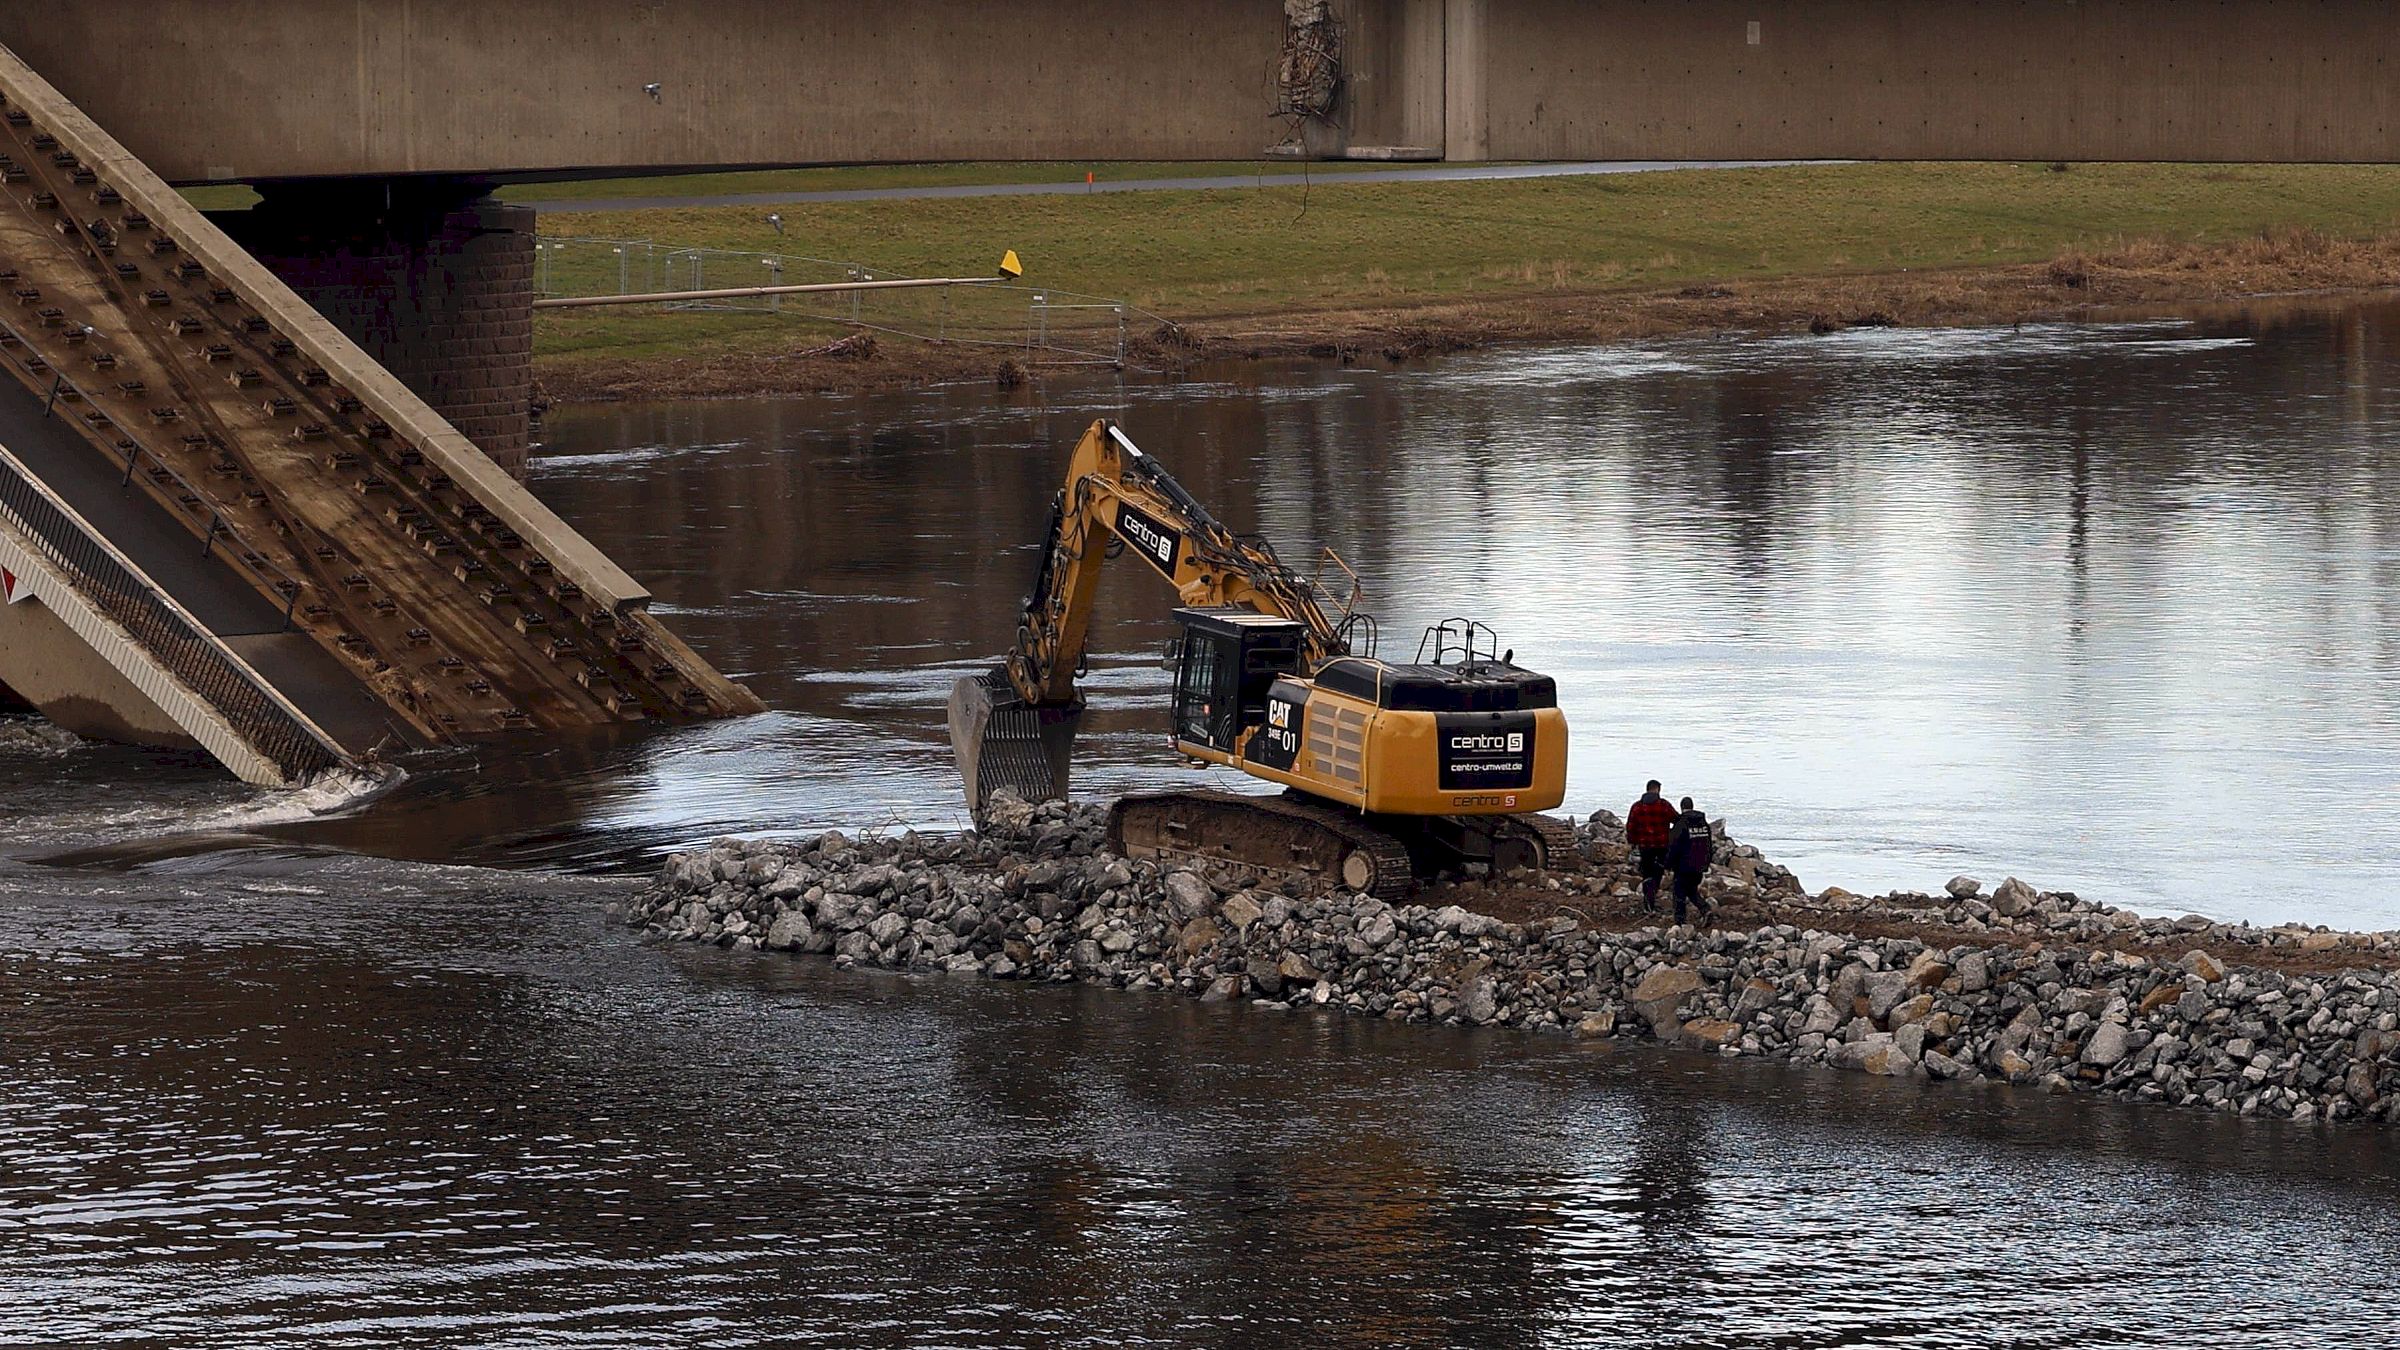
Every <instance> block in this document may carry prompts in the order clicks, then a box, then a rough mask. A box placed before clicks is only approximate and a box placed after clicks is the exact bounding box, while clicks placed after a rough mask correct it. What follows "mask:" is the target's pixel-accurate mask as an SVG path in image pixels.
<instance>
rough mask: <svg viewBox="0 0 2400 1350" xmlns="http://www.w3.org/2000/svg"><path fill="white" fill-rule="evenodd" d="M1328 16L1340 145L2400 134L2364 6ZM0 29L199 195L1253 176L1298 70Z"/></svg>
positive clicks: (695, 32) (1892, 143) (633, 33)
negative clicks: (1180, 172)
mask: <svg viewBox="0 0 2400 1350" xmlns="http://www.w3.org/2000/svg"><path fill="white" fill-rule="evenodd" d="M1303 8H1305V5H1303ZM1328 8H1329V13H1330V16H1331V17H1332V18H1333V19H1334V20H1335V21H1336V28H1335V29H1333V30H1330V31H1331V32H1332V34H1333V52H1334V55H1335V57H1336V64H1337V66H1338V72H1339V80H1338V83H1337V86H1336V93H1335V96H1334V99H1333V103H1332V106H1331V107H1330V108H1329V109H1328V115H1327V116H1326V117H1325V118H1324V119H1323V120H1322V121H1321V122H1318V123H1316V124H1313V125H1312V126H1310V127H1308V128H1307V129H1306V130H1307V133H1308V134H1307V136H1306V137H1305V139H1306V141H1307V143H1308V145H1309V147H1310V148H1311V149H1313V150H1316V151H1318V152H1320V153H1326V154H1340V153H1345V152H1357V151H1360V150H1362V149H1364V150H1369V151H1371V152H1373V151H1392V150H1399V151H1406V152H1415V153H1422V154H1426V155H1431V156H1438V157H1445V158H1449V159H1453V160H1478V159H1510V160H1567V159H1612V158H1623V159H1764V158H1845V159H1847V158H1859V159H1868V158H1883V159H1901V158H1905V159H2039V160H2143V159H2163V160H2257V161H2325V162H2331V161H2345V162H2377V161H2386V160H2390V159H2392V158H2394V154H2393V149H2394V144H2395V139H2396V137H2400V104H2396V102H2395V100H2396V98H2400V96H2396V95H2395V93H2394V85H2395V81H2394V80H2393V78H2392V73H2393V71H2394V70H2396V69H2400V24H2395V23H2394V22H2393V21H2392V18H2391V10H2390V7H2389V6H2388V4H2385V3H2381V0H2217V2H2216V3H2208V4H2195V3H2188V0H2081V2H2080V3H2073V2H2070V0H1842V2H1841V3H1824V2H1823V0H1738V2H1737V0H1330V4H1329V6H1328ZM0 43H5V44H6V45H8V46H9V47H10V48H12V49H13V50H15V51H16V52H17V53H19V54H20V55H21V56H23V57H24V58H25V59H26V60H27V62H28V63H29V64H30V65H32V66H33V67H34V68H35V69H37V70H39V71H41V72H43V73H44V75H45V76H46V77H47V78H49V79H50V80H52V81H53V82H55V83H56V84H57V85H58V86H59V88H60V89H61V90H62V91H63V92H64V93H65V94H66V95H67V96H68V97H70V98H72V99H74V100H75V101H76V102H77V103H79V104H80V105H82V106H83V107H84V108H85V109H86V110H87V111H88V112H90V113H91V114H92V115H93V117H94V118H95V119H96V120H97V121H99V122H100V124H101V125H103V126H106V127H108V128H110V129H111V131H113V132H114V133H115V134H116V135H117V136H118V137H119V138H120V139H122V140H123V141H124V142H125V144H126V145H127V146H128V147H129V148H130V149H131V150H132V151H133V152H134V153H135V154H136V155H137V156H139V157H141V158H142V159H144V160H145V161H147V162H148V163H149V164H151V165H152V166H153V167H154V168H156V169H157V170H158V171H159V172H160V173H161V174H162V175H163V176H165V177H166V178H167V179H169V180H170V181H174V182H183V183H199V182H212V181H236V180H238V181H251V182H256V181H260V180H265V179H277V178H306V177H353V176H363V177H380V176H388V175H407V174H441V175H458V176H465V177H470V178H480V179H482V180H485V181H497V180H504V179H511V178H524V177H540V176H556V175H569V174H579V173H587V174H588V173H622V172H639V171H649V170H665V169H677V168H684V169H698V168H722V167H735V166H752V165H777V164H829V163H858V162H904V161H922V160H1033V159H1222V158H1242V157H1247V156H1253V155H1256V154H1258V153H1259V152H1260V151H1261V150H1262V149H1264V148H1265V147H1266V146H1268V145H1269V144H1271V143H1274V142H1277V141H1280V140H1282V139H1283V138H1284V137H1285V136H1286V135H1287V134H1288V133H1289V131H1290V130H1291V128H1290V127H1288V126H1287V125H1286V124H1285V123H1284V122H1283V121H1280V120H1279V119H1278V118H1277V117H1276V116H1275V115H1274V113H1275V109H1276V106H1277V102H1278V96H1279V88H1280V85H1279V82H1278V78H1277V71H1278V63H1279V61H1281V60H1282V59H1283V58H1285V57H1286V56H1287V55H1291V54H1293V53H1294V52H1295V51H1298V50H1299V46H1298V45H1293V46H1290V47H1288V48H1287V20H1286V7H1285V5H1284V4H1283V3H1282V0H1176V3H1173V4H1141V5H1129V4H1124V3H1121V2H1120V0H1022V3H1015V4H1007V5H995V4H989V3H984V0H885V2H884V3H879V4H873V5H860V4H856V3H854V0H515V2H514V3H510V4H506V5H495V4H491V3H489V0H351V2H350V3H344V4H339V5H331V4H314V5H296V4H291V3H288V0H147V2H146V3H143V4H138V5H111V4H94V3H91V2H90V0H15V3H12V4H10V5H7V6H5V7H4V8H0ZM1309 50H1310V51H1312V52H1313V51H1318V50H1321V48H1320V47H1313V46H1312V47H1310V48H1309ZM1304 54H1305V53H1304ZM1303 64H1306V63H1305V62H1303Z"/></svg>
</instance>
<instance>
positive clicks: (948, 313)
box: [534, 235, 1167, 365]
mask: <svg viewBox="0 0 2400 1350" xmlns="http://www.w3.org/2000/svg"><path fill="white" fill-rule="evenodd" d="M535 249H536V252H535V255H534V289H535V291H536V293H537V294H538V295H540V296H541V297H542V298H543V299H558V298H565V297H571V296H592V295H645V294H652V293H656V292H662V291H700V290H723V289H733V288H737V287H744V286H797V285H813V284H823V283H841V282H858V281H900V280H906V279H908V278H907V274H906V273H902V272H895V271H891V270H889V269H887V268H880V267H870V266H868V265H866V264H864V263H856V262H842V261H838V260H835V259H829V258H809V257H803V256H801V255H799V254H795V253H754V252H745V251H741V250H737V249H719V248H679V247H675V246H673V245H669V244H662V243H658V242H655V241H653V240H649V239H591V238H583V237H580V236H561V235H544V236H542V238H541V239H540V240H539V241H538V242H537V244H536V245H535ZM659 308H660V309H663V310H684V311H693V312H718V313H748V314H780V315H785V316H787V317H790V318H794V319H805V320H814V321H818V322H821V323H827V324H833V325H837V326H840V327H844V328H849V329H852V330H855V331H858V332H869V333H883V334H889V335H892V336H895V337H905V338H913V339H916V340H919V341H924V342H933V343H956V344H961V345H968V346H978V347H989V348H992V349H994V350H995V351H996V352H1000V353H1004V354H1009V355H1013V356H1015V357H1017V358H1018V359H1020V360H1022V361H1024V362H1026V363H1027V364H1043V365H1123V364H1124V363H1125V359H1126V353H1127V351H1128V349H1129V344H1131V343H1132V342H1133V341H1134V340H1136V339H1138V338H1139V337H1141V336H1143V335H1145V334H1147V333H1149V332H1151V331H1153V330H1155V329H1157V328H1159V327H1162V326H1165V325H1166V323H1167V321H1166V320H1165V319H1163V318H1161V317H1160V316H1158V315H1156V314H1153V313H1151V312H1150V311H1148V310H1145V309H1141V308H1139V307H1137V306H1134V305H1131V304H1128V303H1126V302H1125V301H1122V300H1115V299H1110V298H1108V297H1106V296H1098V295H1084V294H1080V293H1078V292H1074V291H1064V290H1060V289H1058V288H1057V287H1054V286H1030V285H1026V284H1024V283H1022V282H1004V281H997V280H995V281H991V282H983V283H978V284H975V285H963V286H931V287H926V288H924V289H916V290H884V291H847V292H820V293H816V294H804V295H767V296H755V297H743V298H715V299H705V300H676V301H667V302H663V303H661V304H660V305H659Z"/></svg>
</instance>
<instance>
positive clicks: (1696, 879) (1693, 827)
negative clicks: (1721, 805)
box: [1667, 797, 1717, 925]
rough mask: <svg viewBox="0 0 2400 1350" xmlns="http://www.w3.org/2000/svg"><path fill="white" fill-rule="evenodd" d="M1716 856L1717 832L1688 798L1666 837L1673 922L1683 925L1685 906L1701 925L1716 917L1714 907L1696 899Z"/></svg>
mask: <svg viewBox="0 0 2400 1350" xmlns="http://www.w3.org/2000/svg"><path fill="white" fill-rule="evenodd" d="M1716 853H1717V832H1716V830H1715V829H1714V828H1712V827H1711V826H1710V825H1709V823H1708V814H1707V813H1706V812H1704V811H1700V810H1698V809H1696V808H1694V807H1693V805H1692V799H1691V798H1689V797H1686V798H1684V799H1683V814H1682V815H1680V816H1677V817H1675V825H1674V828H1673V829H1672V830H1671V831H1670V832H1669V833H1668V836H1667V866H1668V867H1670V868H1672V869H1673V870H1674V872H1675V922H1677V923H1679V924H1680V923H1682V922H1683V914H1684V909H1685V907H1686V906H1687V905H1688V906H1690V907H1693V908H1696V909H1698V910H1699V911H1700V922H1701V923H1702V924H1703V925H1706V924H1707V923H1708V922H1709V920H1711V919H1713V918H1715V917H1716V913H1717V907H1716V906H1715V905H1712V904H1710V903H1708V902H1707V901H1706V900H1703V899H1701V898H1700V879H1701V878H1702V877H1704V876H1707V875H1708V864H1709V863H1710V861H1712V860H1713V859H1714V858H1715V857H1716Z"/></svg>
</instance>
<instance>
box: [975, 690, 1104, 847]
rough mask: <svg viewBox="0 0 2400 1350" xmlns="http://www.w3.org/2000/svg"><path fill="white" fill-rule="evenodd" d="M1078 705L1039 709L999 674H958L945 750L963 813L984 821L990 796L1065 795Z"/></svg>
mask: <svg viewBox="0 0 2400 1350" xmlns="http://www.w3.org/2000/svg"><path fill="white" fill-rule="evenodd" d="M1082 721H1083V703H1082V702H1081V700H1078V701H1077V702H1075V703H1074V704H1072V705H1070V706H1067V707H1062V708H1041V707H1036V706H1034V705H1033V704H1030V703H1027V702H1026V701H1025V700H1024V699H1023V698H1022V697H1020V696H1019V695H1018V693H1017V691H1016V689H1015V687H1014V686H1012V685H1010V684H1009V682H1008V676H1006V675H1005V674H1003V673H1001V672H1000V671H997V670H994V671H989V672H987V673H985V674H982V675H967V676H962V677H961V678H960V679H959V681H958V683H957V684H954V685H952V686H951V687H950V748H951V750H952V751H953V752H954V753H955V754H956V755H957V756H958V773H959V777H960V778H962V779H964V780H965V782H966V789H967V812H968V814H969V815H971V816H973V817H974V819H975V823H976V824H978V825H980V824H982V823H983V811H984V804H985V803H986V802H988V801H990V800H991V797H992V794H993V793H995V792H1001V791H1008V792H1013V793H1015V794H1016V795H1018V796H1019V797H1022V798H1024V799H1025V800H1026V801H1029V802H1046V801H1051V800H1053V799H1056V798H1060V797H1064V796H1066V795H1067V762H1068V760H1069V759H1070V758H1071V757H1072V756H1073V753H1074V750H1075V728H1076V727H1077V726H1078V725H1079V724H1081V722H1082Z"/></svg>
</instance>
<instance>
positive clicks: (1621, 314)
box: [527, 164, 2400, 399]
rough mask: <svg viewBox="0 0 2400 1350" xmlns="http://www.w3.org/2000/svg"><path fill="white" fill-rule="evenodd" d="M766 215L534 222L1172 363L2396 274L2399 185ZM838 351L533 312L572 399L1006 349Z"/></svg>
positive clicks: (1647, 185) (1135, 200) (693, 389)
mask: <svg viewBox="0 0 2400 1350" xmlns="http://www.w3.org/2000/svg"><path fill="white" fill-rule="evenodd" d="M936 167H937V168H940V169H941V170H942V171H943V172H945V173H949V172H954V171H955V166H936ZM1038 167H1039V166H1033V168H1038ZM1033 168H1028V169H1027V170H1026V172H1029V173H1030V172H1032V171H1033ZM808 172H812V173H828V172H841V173H851V174H856V173H860V172H865V171H808ZM874 172H876V173H878V174H888V173H892V172H895V171H889V170H877V171H874ZM920 172H923V171H920ZM1046 172H1047V176H1052V177H1055V176H1057V175H1056V172H1055V167H1053V168H1052V169H1050V170H1048V171H1046ZM1119 172H1120V173H1123V172H1125V170H1124V169H1123V168H1122V167H1120V169H1119ZM977 174H980V175H984V176H985V178H986V181H992V178H991V175H992V174H993V171H992V170H991V169H990V168H988V167H983V168H978V169H975V170H974V171H973V173H972V174H969V175H968V177H973V176H974V175H977ZM1078 176H1079V175H1078ZM835 181H836V180H832V179H828V180H827V182H828V185H831V184H832V183H834V182H835ZM942 181H963V180H960V179H945V180H942ZM861 185H863V184H861ZM623 188H624V185H623V184H591V185H580V186H579V188H578V191H587V192H588V194H589V195H592V196H601V197H606V196H613V195H622V192H623ZM541 190H542V191H544V192H551V191H553V190H554V189H553V188H552V187H551V186H545V187H544V188H542V189H541ZM724 190H756V189H751V188H729V189H724ZM527 191H531V190H530V189H528V190H527ZM776 209H777V210H778V212H779V213H780V214H781V215H782V217H783V219H784V226H785V233H784V234H783V235H781V236H778V235H777V234H776V233H775V232H774V231H773V229H772V228H771V227H770V226H769V225H768V224H767V223H766V221H765V219H764V211H763V210H762V209H761V208H758V207H755V206H733V207H661V208H655V209H645V210H633V211H624V212H606V213H588V214H576V215H572V216H565V215H561V216H556V217H552V218H550V219H549V220H548V221H546V222H545V225H544V229H545V231H550V232H555V233H558V234H574V235H585V236H607V237H612V238H641V239H651V240H657V241H661V242H665V243H672V244H674V245H676V246H680V247H709V248H721V249H734V250H758V251H776V250H783V251H789V252H792V253H796V254H797V253H805V254H808V255H811V256H815V257H822V258H836V259H848V260H856V261H860V262H864V263H867V264H869V265H871V266H874V267H877V268H880V269H886V270H890V271H896V272H902V273H909V274H916V275H939V274H960V273H968V274H974V273H981V272H984V271H986V270H987V269H988V267H989V264H990V260H991V259H992V258H994V257H996V256H997V255H998V253H999V252H1000V250H1001V249H1003V248H1015V249H1017V250H1019V251H1020V252H1021V253H1022V254H1023V255H1024V257H1025V259H1026V261H1027V263H1028V266H1029V276H1028V280H1029V281H1033V282H1037V283H1039V284H1042V285H1045V286H1052V287H1058V288H1062V289H1066V290H1072V291H1076V292H1083V293H1089V294H1094V295H1100V296H1107V297H1111V298H1116V299H1122V300H1126V301H1129V302H1130V303H1132V304H1134V305H1136V306H1139V307H1140V308H1141V309H1142V310H1145V311H1149V312H1151V313H1153V314H1156V315H1159V316H1163V317H1164V318H1166V319H1168V320H1171V321H1173V323H1174V324H1175V325H1177V326H1178V329H1179V331H1175V332H1171V333H1169V334H1166V335H1165V337H1166V338H1167V340H1166V341H1165V342H1163V343H1162V342H1160V341H1158V340H1156V339H1157V336H1158V335H1156V334H1153V333H1151V332H1149V331H1147V330H1150V329H1154V328H1156V326H1157V325H1156V324H1154V323H1152V322H1151V321H1149V320H1147V319H1144V320H1140V321H1138V324H1137V328H1138V329H1139V330H1143V331H1137V333H1136V337H1137V339H1141V340H1140V341H1137V344H1136V346H1137V351H1136V353H1135V355H1136V359H1137V360H1141V361H1145V362H1149V363H1160V364H1174V363H1184V362H1189V361H1191V360H1196V359H1202V358H1206V357H1210V356H1217V355H1272V354H1283V353H1294V352H1314V353H1318V354H1322V355H1328V356H1337V357H1344V358H1358V359H1381V358H1383V357H1385V356H1389V357H1391V358H1393V359H1405V358H1407V357H1408V356H1411V355H1414V354H1418V353H1422V352H1426V351H1432V350H1444V349H1453V348H1456V347H1460V346H1466V345H1474V344H1478V343H1483V342H1490V341H1499V340H1544V339H1553V340H1571V339H1582V338H1593V339H1609V338H1620V337H1629V336H1648V335H1658V334H1668V333H1677V332H1694V331H1717V330H1722V329H1764V330H1773V329H1784V328H1791V327H1804V326H1807V325H1809V324H1810V323H1811V322H1812V321H1820V322H1823V321H1830V322H1837V323H1838V322H1845V321H1850V320H1856V319H1860V318H1866V319H1870V320H1880V319H1884V318H1888V319H1890V320H1893V321H1896V322H1901V323H1915V324H1932V323H1957V322H1985V321H2010V320H2019V319H2026V318H2034V317H2042V316H2046V315H2052V314H2059V313H2066V312H2071V311H2075V310H2079V309H2084V308H2088V307H2090V306H2093V305H2097V304H2113V303H2125V302H2134V303H2139V302H2159V301H2172V300H2185V299H2220V298H2230V297H2235V296H2240V295H2246V294H2256V293H2261V292H2270V291H2289V290H2305V289H2331V288H2348V287H2363V286H2375V285H2383V284H2388V283H2389V282H2390V281H2391V279H2392V278H2394V277H2395V276H2400V170H2394V169H2390V168H2384V167H2380V166H2325V165H2288V166H2257V165H2078V166H2074V167H2071V168H2067V169H2064V170H2060V169H2057V168H2054V167H2052V166H2044V165H2024V164H1938V165H1937V164H1851V165H1816V166H1802V167H1790V168H1776V169H1750V170H1705V171H1693V172H1676V173H1654V174H1627V175H1614V176H1604V177H1587V178H1549V179H1530V180H1508V181H1494V182H1471V183H1388V184H1371V185H1369V184H1359V185H1319V186H1315V187H1311V188H1308V189H1298V188H1290V187H1280V188H1256V187H1244V188H1238V189H1225V190H1212V191H1203V192H1156V193H1124V194H1114V195H1110V194H1100V195H1090V196H1086V195H1080V194H1078V195H1069V196H1054V197H984V198H964V199H959V198H951V199H920V200H901V201H874V202H841V203H802V204H791V205H785V206H780V207H778V208H776ZM838 331H839V330H837V329H835V328H832V327H830V326H827V325H824V324H821V323H812V322H809V321H802V320H795V319H791V318H788V317H777V316H772V315H763V314H695V313H673V314H661V313H653V312H646V311H632V310H625V311H611V310H603V311H590V312H577V313H551V314H545V315H544V316H543V317H542V320H541V324H540V327H539V330H538V336H537V342H538V353H539V360H540V363H541V371H542V378H543V381H544V384H545V386H546V388H547V389H548V391H549V392H550V393H551V395H552V396H553V397H558V398H568V399H581V398H605V397H611V396H654V395H669V394H675V393H692V394H733V393H744V392H767V391H777V390H790V389H806V388H822V387H843V386H872V385H888V384H894V383H909V382H917V381H922V380H927V379H939V378H960V377H988V376H989V375H990V373H991V372H992V370H993V368H994V367H995V366H996V365H997V364H998V362H999V360H1000V359H1001V357H1002V356H1003V355H1004V354H1005V353H1003V352H999V351H996V350H994V349H990V348H961V347H951V348H942V347H936V346H932V345H929V344H922V343H913V342H906V341H903V340H899V339H889V340H886V341H884V342H882V343H881V344H880V345H879V348H878V352H877V355H876V357H875V359H872V360H867V361H857V360H849V361H844V360H838V359H806V358H799V359H795V358H794V357H793V356H792V353H794V352H795V351H799V350H803V349H807V348H810V347H814V346H818V345H821V344H823V343H824V342H825V341H826V340H827V338H828V337H830V336H833V335H835V334H836V333H837V332H838Z"/></svg>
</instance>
